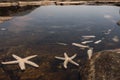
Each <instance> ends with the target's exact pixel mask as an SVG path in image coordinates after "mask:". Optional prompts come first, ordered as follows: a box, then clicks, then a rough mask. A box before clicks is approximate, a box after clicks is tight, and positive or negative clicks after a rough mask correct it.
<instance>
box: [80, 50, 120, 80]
mask: <svg viewBox="0 0 120 80" xmlns="http://www.w3.org/2000/svg"><path fill="white" fill-rule="evenodd" d="M80 75H81V76H82V80H120V49H116V50H107V51H101V52H98V53H96V54H95V55H93V57H92V59H91V60H90V61H88V62H87V64H86V65H85V66H84V67H83V68H82V69H81V70H80Z"/></svg>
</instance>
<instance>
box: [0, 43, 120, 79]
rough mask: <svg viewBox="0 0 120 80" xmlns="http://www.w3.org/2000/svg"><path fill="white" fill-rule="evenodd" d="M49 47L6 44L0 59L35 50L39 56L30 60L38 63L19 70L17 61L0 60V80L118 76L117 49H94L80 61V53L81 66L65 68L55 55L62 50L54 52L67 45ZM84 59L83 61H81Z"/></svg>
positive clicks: (23, 54)
mask: <svg viewBox="0 0 120 80" xmlns="http://www.w3.org/2000/svg"><path fill="white" fill-rule="evenodd" d="M34 47H35V46H34ZM37 48H38V49H37ZM52 48H54V50H52ZM52 48H50V46H39V47H38V46H37V47H35V48H32V47H28V46H22V45H21V46H16V47H12V48H10V49H9V48H5V49H4V51H2V53H1V54H0V62H2V61H9V60H14V59H13V58H12V56H11V54H13V53H14V54H16V55H19V56H22V57H26V56H29V55H33V54H37V55H38V57H36V58H35V59H31V61H34V62H35V63H37V64H38V65H39V66H40V67H39V68H34V67H32V66H29V65H26V70H25V71H21V70H20V68H19V66H18V65H17V64H15V65H2V64H0V80H56V79H57V80H120V49H117V50H108V51H101V52H98V53H95V54H94V55H93V56H92V58H91V60H82V61H80V62H79V61H77V60H78V59H79V58H80V57H79V58H78V57H76V58H78V59H75V61H77V63H79V64H80V66H79V67H76V66H74V65H71V64H69V66H68V69H65V68H64V67H63V66H62V62H61V61H59V60H56V59H55V58H54V57H55V55H58V56H62V55H63V54H60V53H62V52H57V51H58V49H60V51H62V50H64V49H65V50H66V49H67V48H66V47H60V46H57V45H53V46H52ZM6 51H7V52H6ZM55 52H57V53H55ZM71 52H72V51H71ZM71 55H72V54H71ZM80 59H81V58H80ZM83 61H85V62H84V63H83V64H82V62H83ZM79 71H80V74H79Z"/></svg>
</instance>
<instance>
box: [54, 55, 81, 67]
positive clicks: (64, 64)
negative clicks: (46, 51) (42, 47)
mask: <svg viewBox="0 0 120 80" xmlns="http://www.w3.org/2000/svg"><path fill="white" fill-rule="evenodd" d="M64 56H65V57H64V58H63V57H57V56H55V58H56V59H59V60H64V63H63V66H64V67H65V68H67V64H68V62H70V63H72V64H74V65H76V66H79V64H78V63H76V62H74V61H73V59H74V58H75V57H76V54H75V55H73V56H72V57H69V56H68V55H67V53H64Z"/></svg>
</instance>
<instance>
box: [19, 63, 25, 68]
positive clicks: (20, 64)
mask: <svg viewBox="0 0 120 80" xmlns="http://www.w3.org/2000/svg"><path fill="white" fill-rule="evenodd" d="M19 66H20V69H21V70H25V63H24V62H19Z"/></svg>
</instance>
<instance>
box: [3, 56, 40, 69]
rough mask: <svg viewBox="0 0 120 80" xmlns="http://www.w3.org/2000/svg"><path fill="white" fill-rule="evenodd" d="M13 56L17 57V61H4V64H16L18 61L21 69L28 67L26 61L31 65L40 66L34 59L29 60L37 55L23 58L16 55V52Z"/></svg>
mask: <svg viewBox="0 0 120 80" xmlns="http://www.w3.org/2000/svg"><path fill="white" fill-rule="evenodd" d="M12 56H13V57H14V58H15V59H16V60H15V61H8V62H2V64H16V63H18V64H19V66H20V69H21V70H25V69H26V67H25V63H26V64H29V65H31V66H34V67H39V66H38V65H37V64H36V63H34V62H32V61H29V59H31V58H34V57H36V56H37V55H32V56H28V57H26V58H21V57H19V56H17V55H15V54H13V55H12Z"/></svg>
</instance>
